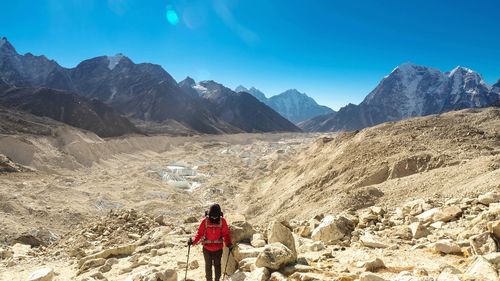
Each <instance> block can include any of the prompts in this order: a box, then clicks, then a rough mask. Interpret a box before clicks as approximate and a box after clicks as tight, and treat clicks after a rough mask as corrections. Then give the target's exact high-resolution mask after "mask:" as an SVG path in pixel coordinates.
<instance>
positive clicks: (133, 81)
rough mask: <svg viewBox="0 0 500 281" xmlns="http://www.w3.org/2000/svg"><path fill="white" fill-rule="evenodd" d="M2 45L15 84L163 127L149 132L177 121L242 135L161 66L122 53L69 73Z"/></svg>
mask: <svg viewBox="0 0 500 281" xmlns="http://www.w3.org/2000/svg"><path fill="white" fill-rule="evenodd" d="M0 42H1V43H0V78H2V79H4V80H5V82H7V83H9V84H11V85H15V86H19V87H48V88H54V89H61V90H66V91H72V92H75V93H78V94H79V95H81V96H84V97H87V98H91V99H98V100H99V101H101V102H104V103H106V104H108V105H110V106H112V107H113V108H114V109H116V110H117V111H118V112H120V113H122V114H124V115H125V116H126V117H128V118H131V119H132V120H133V121H134V122H136V123H141V124H142V125H144V124H146V125H145V126H151V127H154V128H162V130H160V131H154V130H153V131H151V130H146V131H150V132H158V133H161V132H167V133H168V132H170V131H169V130H168V126H161V125H156V124H155V123H164V124H167V125H168V124H172V123H175V124H178V125H180V126H177V127H185V128H186V129H187V130H186V131H187V132H188V133H189V132H199V133H210V134H216V133H233V132H239V130H238V129H237V128H234V127H232V126H231V125H229V124H227V123H225V122H223V121H221V120H219V119H217V118H216V117H215V114H214V113H212V112H210V110H209V109H208V107H207V104H206V102H205V101H204V100H203V99H201V98H200V97H198V96H196V97H195V96H191V95H186V94H185V93H184V91H182V90H181V88H179V86H178V85H177V82H176V81H175V80H174V79H173V78H172V77H171V76H170V75H169V74H168V73H167V72H166V71H165V70H164V69H163V68H162V67H161V66H159V65H155V64H150V63H140V64H135V63H134V62H132V61H131V60H130V59H129V58H127V57H126V56H124V55H122V54H118V55H116V56H101V57H96V58H93V59H89V60H85V61H83V62H81V63H80V64H78V66H76V67H75V68H72V69H67V68H63V67H61V66H59V65H58V64H57V63H56V62H55V61H53V60H48V59H47V58H46V57H45V56H33V55H31V54H26V55H19V54H18V53H17V52H16V50H15V49H14V47H12V45H11V44H10V43H9V42H8V41H7V39H6V38H2V39H1V41H0ZM165 127H167V128H166V129H164V128H165Z"/></svg>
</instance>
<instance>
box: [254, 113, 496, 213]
mask: <svg viewBox="0 0 500 281" xmlns="http://www.w3.org/2000/svg"><path fill="white" fill-rule="evenodd" d="M499 153H500V109H498V108H488V109H483V110H462V111H457V112H451V113H446V114H443V115H433V116H427V117H421V118H414V119H409V120H405V121H401V122H396V123H393V122H392V123H384V124H381V125H379V126H376V127H373V128H368V129H365V130H362V131H360V132H347V133H341V134H339V135H338V136H337V137H334V138H322V139H319V140H318V141H316V142H315V143H314V144H312V145H311V146H310V148H309V149H307V150H305V151H303V152H302V153H300V154H299V155H298V156H296V157H295V159H292V160H291V161H287V162H286V163H282V164H281V166H280V167H279V168H278V169H276V170H274V171H272V172H270V173H269V174H268V175H267V176H265V177H263V178H260V179H258V180H256V182H255V184H254V185H253V187H252V188H251V189H250V190H249V194H248V195H249V197H250V198H252V199H251V201H252V202H250V203H249V205H250V206H252V208H249V209H248V210H247V212H248V214H249V215H250V217H254V218H255V219H256V220H259V219H261V218H266V217H273V216H276V215H280V216H282V217H286V218H293V217H296V216H299V217H310V216H312V215H315V214H319V213H331V212H336V211H340V210H344V209H348V208H356V209H359V208H362V207H366V206H370V205H373V204H375V203H377V204H381V205H387V204H391V203H390V202H401V201H400V200H408V199H412V198H417V197H424V198H425V197H427V198H430V197H436V196H438V197H441V196H442V197H449V196H451V195H455V196H456V195H459V194H463V195H466V194H469V193H478V192H481V191H485V190H490V189H492V188H494V187H496V186H497V185H498V184H499V183H500V169H499V168H500V155H499Z"/></svg>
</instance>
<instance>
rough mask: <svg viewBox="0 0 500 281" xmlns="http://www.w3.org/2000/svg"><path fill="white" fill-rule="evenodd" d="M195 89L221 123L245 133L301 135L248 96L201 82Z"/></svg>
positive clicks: (275, 114) (210, 83)
mask: <svg viewBox="0 0 500 281" xmlns="http://www.w3.org/2000/svg"><path fill="white" fill-rule="evenodd" d="M192 88H194V89H195V90H197V91H198V92H199V94H200V96H201V97H203V98H204V99H206V100H207V101H208V102H209V103H210V104H211V106H212V108H213V112H217V117H218V118H219V119H221V120H224V121H225V122H227V123H229V124H231V125H233V126H235V127H237V128H240V129H241V130H243V131H245V132H273V131H282V132H300V129H299V128H298V127H296V126H295V125H294V124H292V123H291V122H290V121H288V120H287V119H285V118H284V117H282V116H281V115H279V114H278V113H276V112H275V111H274V110H273V109H271V108H270V107H268V106H267V105H265V104H263V103H261V102H259V101H258V100H257V99H256V98H255V97H253V96H252V95H250V94H248V93H245V92H240V93H236V92H233V91H232V90H231V89H229V88H226V87H224V86H223V85H221V84H219V83H216V82H214V81H202V82H200V83H198V84H196V85H193V86H192Z"/></svg>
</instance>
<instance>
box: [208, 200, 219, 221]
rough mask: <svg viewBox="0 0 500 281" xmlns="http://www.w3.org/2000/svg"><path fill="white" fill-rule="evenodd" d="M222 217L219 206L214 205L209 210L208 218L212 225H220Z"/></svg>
mask: <svg viewBox="0 0 500 281" xmlns="http://www.w3.org/2000/svg"><path fill="white" fill-rule="evenodd" d="M221 217H222V210H221V209H220V206H219V204H213V205H212V206H210V209H209V210H208V218H209V219H210V222H211V223H219V222H220V218H221Z"/></svg>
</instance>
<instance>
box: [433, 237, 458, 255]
mask: <svg viewBox="0 0 500 281" xmlns="http://www.w3.org/2000/svg"><path fill="white" fill-rule="evenodd" d="M434 250H435V251H437V252H440V253H443V254H460V253H462V249H461V248H460V246H459V245H458V244H456V243H454V242H453V241H451V240H439V241H437V242H436V243H434Z"/></svg>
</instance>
